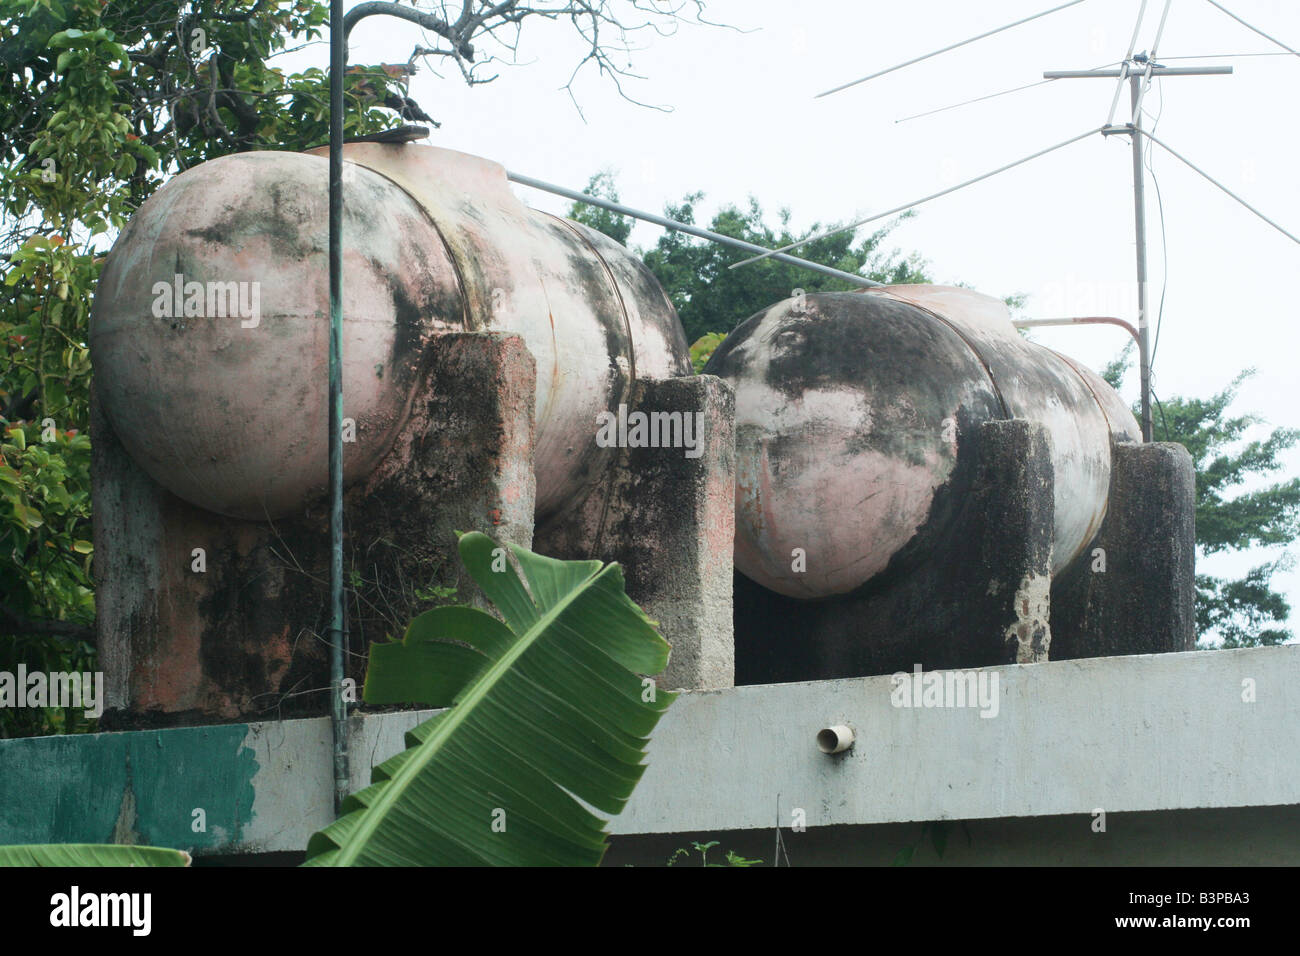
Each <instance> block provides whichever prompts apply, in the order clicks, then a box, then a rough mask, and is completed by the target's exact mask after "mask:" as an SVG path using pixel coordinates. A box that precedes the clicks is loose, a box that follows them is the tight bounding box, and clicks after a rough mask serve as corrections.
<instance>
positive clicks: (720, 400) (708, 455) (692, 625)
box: [537, 375, 735, 690]
mask: <svg viewBox="0 0 1300 956" xmlns="http://www.w3.org/2000/svg"><path fill="white" fill-rule="evenodd" d="M635 412H641V413H644V414H646V415H647V416H650V415H667V416H670V418H669V419H664V421H669V420H672V419H671V417H672V416H678V417H680V419H681V420H682V422H683V424H685V423H686V422H687V421H688V420H689V422H690V426H689V427H690V431H689V434H690V436H691V439H692V442H691V445H692V447H686V446H683V445H679V446H676V447H630V446H631V445H632V442H631V441H628V442H627V443H626V444H624V445H623V447H613V448H609V449H608V451H609V453H610V454H611V455H612V456H614V457H615V459H616V461H615V463H614V467H613V468H612V469H611V475H612V479H611V481H610V484H609V486H608V488H607V490H605V491H604V492H603V493H597V494H593V495H592V496H591V497H590V498H589V499H588V500H587V501H585V502H583V503H582V505H581V506H580V507H578V508H576V509H575V510H574V511H572V512H569V513H566V514H564V515H562V516H560V517H558V518H557V519H555V520H552V521H551V522H548V524H547V525H546V526H545V527H542V528H539V529H538V533H537V550H538V551H540V552H541V553H543V554H547V555H551V556H553V557H560V558H568V559H574V558H600V559H601V560H604V561H618V562H620V563H621V564H622V566H623V569H624V573H625V575H626V580H627V592H628V594H629V596H630V597H631V598H632V600H634V601H636V602H637V603H638V604H640V605H641V606H642V607H643V608H644V609H645V611H646V613H647V614H648V615H649V616H650V617H651V618H652V619H654V620H656V621H658V622H659V624H660V629H661V632H662V633H663V635H664V637H665V638H666V639H667V641H668V643H669V644H671V645H672V657H671V659H670V660H669V664H668V669H667V670H666V671H665V672H664V673H663V674H662V675H660V677H659V683H660V685H661V686H663V687H664V688H666V689H670V690H671V689H676V688H690V689H693V690H700V689H716V688H722V687H731V686H732V684H733V682H734V678H735V646H734V642H733V640H732V604H731V585H732V557H731V555H732V546H733V541H734V538H735V434H734V422H735V398H734V396H733V394H732V391H731V389H730V387H728V386H727V385H726V384H725V383H724V382H723V381H722V380H721V379H719V378H716V377H715V376H712V375H699V376H690V377H683V378H672V379H664V380H649V381H647V380H641V381H638V382H637V384H636V386H635V388H634V389H633V392H632V395H631V397H630V401H629V402H628V405H627V415H628V416H631V415H632V414H633V413H635ZM592 427H593V429H595V428H597V423H596V422H593V423H592ZM651 427H652V428H653V426H651ZM629 434H631V430H630V429H629ZM683 434H686V432H685V431H683Z"/></svg>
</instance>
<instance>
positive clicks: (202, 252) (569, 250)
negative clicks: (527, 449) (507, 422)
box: [90, 144, 690, 520]
mask: <svg viewBox="0 0 1300 956" xmlns="http://www.w3.org/2000/svg"><path fill="white" fill-rule="evenodd" d="M344 161H345V162H344V186H343V190H344V220H343V223H344V227H343V268H344V286H343V288H344V302H343V312H344V368H343V388H344V402H345V407H344V415H345V416H346V417H347V418H351V419H353V420H354V421H355V423H356V440H355V442H352V443H348V444H346V445H345V447H344V472H345V479H346V480H347V481H348V482H352V481H355V480H356V479H358V478H360V477H361V476H363V475H365V474H367V473H369V471H370V470H371V469H372V468H373V467H374V466H375V465H376V464H377V463H378V461H379V460H380V459H381V458H382V457H383V456H384V455H385V453H386V452H387V451H388V449H389V447H390V446H391V444H392V442H393V440H394V438H395V436H396V435H397V434H398V432H399V431H400V430H401V427H402V425H403V423H404V422H405V421H406V419H407V416H408V413H409V411H410V403H411V401H412V397H413V389H415V388H416V386H417V383H418V381H419V379H420V376H421V371H422V369H423V368H424V367H425V365H426V363H427V359H428V355H427V350H428V349H429V348H430V347H433V346H432V343H433V341H434V339H435V337H436V336H437V335H438V333H439V332H445V331H450V330H467V331H480V330H492V331H507V332H515V333H517V334H519V335H520V336H522V338H523V339H524V341H525V343H526V344H527V346H528V348H529V350H530V351H531V352H532V354H533V356H534V358H535V359H536V363H537V404H536V415H537V435H536V474H537V517H538V519H539V520H541V519H544V518H546V517H549V516H550V515H552V514H555V513H558V512H560V511H561V510H563V509H564V507H565V506H566V505H568V504H570V503H573V502H577V501H580V500H581V499H582V498H583V497H584V495H585V494H586V493H587V491H589V490H590V489H591V488H592V487H593V486H594V485H595V484H596V483H597V482H599V481H600V480H601V479H602V477H603V472H604V468H605V465H604V464H603V463H605V462H608V461H609V460H610V456H608V455H603V456H602V455H598V454H597V451H598V449H597V448H596V446H595V433H596V429H595V422H596V415H597V413H598V412H600V411H603V410H607V409H615V408H617V407H618V404H619V403H620V402H621V401H625V400H626V398H627V396H628V394H629V393H630V391H631V388H632V386H633V384H634V383H635V381H636V379H637V378H667V377H670V376H674V375H681V374H685V373H688V372H689V368H690V366H689V355H688V352H687V343H686V341H685V338H684V335H683V333H682V330H681V325H680V323H679V321H678V319H677V316H676V313H675V312H674V310H673V308H672V306H671V304H670V303H669V302H668V300H667V298H666V297H665V295H664V294H663V291H662V289H661V288H660V287H659V285H658V283H657V282H655V280H654V278H653V277H652V276H651V275H650V273H649V272H648V271H647V270H646V269H645V268H644V266H642V264H641V263H640V262H639V261H638V260H637V259H636V258H635V257H634V256H632V255H631V254H629V253H628V252H627V250H626V249H624V248H623V247H622V246H620V245H618V244H617V243H615V242H613V241H612V240H610V239H608V238H606V237H605V236H602V235H600V234H599V233H596V232H594V231H592V230H590V229H587V228H586V227H584V226H581V225H579V224H577V223H574V222H570V221H568V220H565V219H560V218H558V217H555V216H551V215H548V214H545V213H542V212H538V211H535V210H532V209H529V208H528V207H526V206H525V205H523V203H521V202H520V201H519V200H518V199H516V198H515V196H514V194H513V193H512V192H511V190H510V188H509V185H508V182H507V180H506V176H505V171H504V169H503V168H502V167H500V166H498V165H496V164H495V163H491V162H488V161H486V160H483V159H480V158H478V157H474V156H469V155H466V154H463V153H458V152H453V151H451V150H444V149H435V148H432V147H420V146H397V145H378V144H353V145H349V146H347V147H345V149H344ZM327 165H328V164H327V159H326V157H325V155H324V152H323V151H318V154H316V155H312V154H298V153H284V152H255V153H241V154H238V155H234V156H227V157H223V158H221V159H217V160H213V161H211V162H207V163H204V164H202V165H200V166H197V167H195V168H193V169H191V170H188V171H187V172H184V173H182V174H180V175H179V176H177V177H176V178H174V179H173V180H171V181H170V182H169V183H167V184H166V185H165V186H163V187H162V188H161V189H160V190H159V191H158V192H157V193H156V194H155V195H154V196H153V197H151V198H150V199H149V200H148V202H146V203H145V204H144V205H143V206H142V207H141V208H140V210H139V211H138V212H137V213H136V215H135V216H134V217H133V218H132V220H131V222H130V224H129V225H128V226H127V228H126V229H124V230H123V232H122V234H121V236H120V237H119V239H118V241H117V243H116V245H115V246H114V247H113V251H112V253H111V254H110V255H109V258H108V262H107V264H106V266H105V268H104V273H103V276H102V278H101V280H100V284H99V290H98V294H97V296H96V301H95V311H94V315H93V317H92V323H91V338H90V345H91V351H92V355H93V357H94V363H95V373H96V375H95V384H96V389H97V395H98V398H99V401H100V402H102V405H103V409H104V411H105V413H106V414H107V416H108V418H109V420H110V421H111V422H112V424H113V426H114V429H115V431H116V432H117V434H118V435H120V436H121V438H122V441H123V443H124V444H125V445H126V447H127V450H128V451H129V452H130V453H131V455H132V456H133V457H134V459H135V460H136V461H137V462H139V463H140V465H141V466H142V467H144V468H145V470H146V471H148V473H149V474H150V475H151V476H152V477H153V478H154V479H155V480H156V481H158V482H159V483H160V484H161V485H163V486H164V487H166V488H168V489H169V490H171V491H172V492H174V493H175V494H176V495H178V496H180V497H181V498H183V499H185V500H187V501H189V502H191V503H193V504H196V505H199V506H200V507H203V508H206V509H209V510H211V511H214V512H217V513H220V514H225V515H230V516H233V517H239V518H249V519H262V518H275V517H279V516H282V515H285V514H288V513H291V512H293V511H295V510H298V509H301V507H302V506H303V505H304V504H305V503H306V502H307V501H308V500H310V499H311V498H312V497H313V496H315V495H317V494H319V493H321V492H322V491H323V489H324V488H325V484H326V461H327V455H326V435H327V430H326V419H325V408H326V401H325V392H326V380H327V376H326V369H327V364H328V330H329V298H328V270H327V263H326V248H327V242H328V228H327V224H328V207H327V189H326V186H327V182H328V178H327Z"/></svg>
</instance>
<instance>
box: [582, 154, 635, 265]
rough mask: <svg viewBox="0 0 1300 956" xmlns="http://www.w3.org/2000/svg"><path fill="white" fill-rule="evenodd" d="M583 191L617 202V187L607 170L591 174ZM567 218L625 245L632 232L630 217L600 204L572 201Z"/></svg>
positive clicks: (612, 176)
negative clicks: (593, 204) (603, 207)
mask: <svg viewBox="0 0 1300 956" xmlns="http://www.w3.org/2000/svg"><path fill="white" fill-rule="evenodd" d="M583 192H585V193H586V194H587V195H588V196H595V197H596V198H597V199H608V200H609V201H610V202H618V187H617V186H616V185H615V184H614V174H613V173H612V172H610V171H609V170H603V171H601V172H599V173H596V175H594V176H592V177H591V179H590V180H588V182H587V188H586V189H584V190H583ZM569 218H570V219H572V220H573V221H574V222H580V223H582V224H583V225H584V226H590V227H591V228H592V229H595V230H596V231H597V232H601V233H604V234H605V235H607V236H609V238H611V239H613V240H614V241H615V242H617V243H621V244H622V245H625V246H626V245H627V237H628V236H630V235H631V234H632V219H631V218H630V217H628V216H620V215H619V214H618V213H616V212H610V211H609V210H608V209H602V208H601V207H600V206H592V205H589V204H587V203H574V204H573V205H572V206H570V207H569Z"/></svg>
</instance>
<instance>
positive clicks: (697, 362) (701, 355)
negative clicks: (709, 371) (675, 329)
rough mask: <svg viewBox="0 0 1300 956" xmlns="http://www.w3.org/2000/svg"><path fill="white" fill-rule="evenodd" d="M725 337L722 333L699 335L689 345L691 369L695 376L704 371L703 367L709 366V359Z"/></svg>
mask: <svg viewBox="0 0 1300 956" xmlns="http://www.w3.org/2000/svg"><path fill="white" fill-rule="evenodd" d="M726 337H727V336H726V335H725V334H723V333H722V332H709V333H708V334H707V335H701V336H700V337H699V338H698V339H696V340H695V341H694V342H693V343H691V368H693V369H695V374H696V375H699V374H700V372H701V371H703V370H704V366H706V365H708V364H709V359H710V358H711V357H712V356H713V352H714V350H716V349H717V347H718V346H719V345H721V344H722V343H723V340H724V339H726Z"/></svg>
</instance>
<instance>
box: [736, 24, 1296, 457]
mask: <svg viewBox="0 0 1300 956" xmlns="http://www.w3.org/2000/svg"><path fill="white" fill-rule="evenodd" d="M1081 2H1082V0H1073V2H1070V3H1064V4H1061V5H1059V6H1055V7H1052V8H1051V9H1049V10H1044V11H1042V12H1041V13H1037V14H1034V15H1033V16H1029V17H1024V18H1023V19H1020V20H1016V21H1015V22H1013V23H1008V24H1006V25H1005V26H1001V27H998V28H997V29H994V30H988V31H986V32H984V33H981V34H978V35H977V36H973V37H971V38H969V39H967V40H962V41H961V42H959V43H953V44H950V45H948V46H946V47H943V48H941V49H939V50H935V51H933V52H932V53H927V54H925V55H923V56H918V57H914V58H912V59H910V60H907V61H905V62H903V63H899V64H897V65H896V66H892V67H889V68H887V69H884V70H878V71H876V72H875V73H871V74H869V75H868V76H864V77H861V78H860V79H857V80H852V81H850V82H848V83H843V84H841V85H839V86H837V87H834V88H833V89H830V90H827V91H826V92H824V93H819V94H818V98H820V97H823V96H829V95H831V94H832V93H838V92H840V91H841V90H846V89H848V88H850V87H853V86H857V85H858V84H860V83H866V82H867V81H869V80H874V79H876V78H877V77H880V76H884V75H885V74H887V73H892V72H894V71H895V70H900V69H902V68H904V67H907V66H911V65H912V64H914V63H919V62H921V61H922V60H927V59H930V58H931V57H934V56H938V55H940V54H942V53H947V52H948V51H950V50H954V49H956V48H958V47H961V46H965V45H966V44H968V43H973V42H975V41H976V40H982V39H984V38H985V37H989V36H993V35H994V34H996V33H1001V32H1003V31H1004V30H1009V29H1011V28H1012V27H1016V26H1020V25H1021V24H1023V23H1028V22H1029V21H1031V20H1037V19H1038V18H1039V17H1045V16H1047V15H1048V14H1051V13H1056V12H1057V11H1059V10H1064V9H1066V8H1067V7H1073V6H1076V5H1078V4H1079V3H1081ZM1147 2H1148V0H1142V3H1141V6H1140V7H1139V9H1138V15H1137V22H1136V23H1135V24H1134V26H1133V35H1132V37H1131V39H1130V40H1129V45H1128V52H1127V53H1126V54H1125V55H1124V59H1123V60H1120V61H1119V62H1118V63H1112V64H1107V65H1106V66H1104V67H1096V68H1093V69H1089V70H1049V71H1047V72H1045V73H1043V80H1042V81H1040V82H1037V83H1031V84H1028V85H1025V86H1019V87H1015V88H1014V89H1010V90H1003V91H1002V92H999V93H993V94H989V95H988V96H981V97H977V98H976V99H973V100H966V101H963V102H962V103H957V104H954V105H953V106H951V107H941V108H939V109H937V110H930V111H928V112H926V113H919V114H916V115H915V116H911V117H905V119H915V118H917V117H918V116H926V115H930V114H931V113H939V112H943V111H945V110H947V109H953V108H956V107H957V106H965V105H968V104H970V103H977V102H980V101H982V100H986V99H992V98H993V97H996V96H1003V95H1006V94H1007V93H1015V92H1018V91H1020V90H1023V89H1029V88H1030V87H1033V86H1040V85H1042V84H1043V83H1048V82H1052V81H1056V80H1065V79H1084V78H1087V79H1096V78H1109V79H1118V81H1119V82H1118V83H1117V84H1116V86H1115V95H1114V96H1113V97H1112V98H1111V104H1110V114H1109V115H1108V116H1107V119H1106V122H1105V124H1104V125H1102V126H1100V127H1096V128H1094V129H1089V130H1085V131H1084V132H1082V133H1080V134H1078V135H1077V136H1073V137H1071V138H1070V139H1067V140H1064V141H1062V142H1060V143H1057V144H1055V145H1053V146H1048V147H1046V148H1045V149H1040V150H1038V151H1037V152H1034V153H1031V154H1030V155H1028V156H1025V157H1023V158H1021V159H1018V160H1015V161H1014V162H1010V163H1006V164H1005V165H1003V166H999V167H998V168H997V169H993V170H990V171H989V172H986V173H983V174H981V175H979V176H976V177H974V178H972V179H968V180H965V181H964V182H961V183H958V184H956V185H955V186H950V187H948V188H947V189H942V190H940V191H939V192H936V193H931V194H930V195H928V196H923V197H921V198H920V199H914V200H912V201H911V202H907V203H903V204H902V205H899V206H895V207H893V208H892V209H888V210H886V211H884V212H881V213H876V214H874V215H872V216H868V217H867V218H865V219H860V220H858V221H857V222H853V223H850V224H849V225H846V226H839V227H837V228H835V229H830V230H827V231H826V232H822V233H819V234H816V235H811V236H808V237H807V238H804V239H801V240H799V241H798V242H792V243H789V244H788V245H785V246H781V247H780V248H778V249H772V250H770V251H767V252H764V253H762V254H760V255H755V256H751V257H750V258H748V259H744V260H742V261H740V262H737V263H734V264H733V265H731V266H729V268H731V269H735V268H738V267H739V266H743V265H747V264H748V263H751V262H758V261H760V260H762V259H766V258H769V257H771V256H776V255H781V254H785V253H788V252H789V251H790V250H791V249H794V248H797V247H799V246H802V245H804V244H806V243H809V242H814V241H816V240H818V239H823V238H825V237H826V236H832V235H835V234H836V233H839V232H845V231H849V230H853V229H857V228H858V227H860V226H863V225H865V224H867V223H869V222H873V221H875V220H877V219H882V218H884V217H886V216H891V215H894V214H895V213H899V212H903V211H904V210H907V209H911V208H913V207H915V206H919V205H921V204H922V203H925V202H929V201H930V200H932V199H938V198H939V197H940V196H946V195H948V194H949V193H953V192H956V191H957V190H959V189H965V188H966V187H967V186H971V185H974V184H975V183H978V182H980V181H982V180H985V179H988V178H990V177H992V176H996V175H997V174H998V173H1002V172H1005V171H1007V170H1009V169H1013V168H1015V167H1017V166H1020V165H1023V164H1024V163H1027V162H1030V161H1031V160H1034V159H1037V158H1038V157H1040V156H1045V155H1047V154H1048V153H1052V152H1055V151H1056V150H1058V149H1062V148H1064V147H1066V146H1069V145H1071V144H1073V143H1077V142H1078V141H1080V140H1082V139H1086V138H1088V137H1089V136H1093V135H1095V134H1098V133H1100V134H1101V135H1102V136H1114V135H1127V136H1129V137H1130V139H1131V141H1132V152H1133V213H1134V233H1135V236H1136V240H1137V242H1136V245H1137V253H1136V265H1137V286H1138V324H1137V336H1136V338H1137V341H1138V368H1139V376H1140V380H1141V393H1142V396H1141V419H1142V421H1141V426H1142V440H1143V441H1146V442H1149V441H1151V349H1150V342H1149V324H1148V309H1147V260H1146V191H1145V172H1144V165H1143V150H1144V143H1143V140H1147V141H1149V142H1151V143H1154V144H1155V145H1157V146H1159V147H1160V148H1161V149H1163V150H1164V151H1165V152H1167V153H1169V154H1170V155H1172V156H1173V157H1174V158H1175V159H1177V160H1179V161H1180V162H1182V163H1183V164H1184V165H1186V166H1187V167H1189V168H1190V169H1192V170H1193V171H1194V172H1196V173H1197V174H1199V175H1200V176H1201V177H1202V178H1204V179H1206V180H1207V181H1209V182H1210V183H1211V184H1213V185H1214V186H1216V187H1218V188H1219V189H1221V190H1222V191H1223V192H1225V193H1226V194H1227V195H1228V196H1230V197H1231V198H1232V199H1234V200H1235V201H1236V202H1238V203H1240V204H1241V205H1242V206H1245V207H1246V208H1247V209H1249V210H1250V211H1251V212H1252V213H1254V214H1255V215H1256V216H1258V217H1259V218H1260V219H1262V220H1263V221H1264V222H1266V223H1268V224H1269V225H1270V226H1272V227H1273V228H1274V229H1276V230H1277V231H1278V232H1280V233H1282V234H1283V235H1284V236H1286V237H1287V238H1289V239H1291V240H1292V241H1293V242H1296V243H1300V237H1297V236H1296V235H1295V234H1294V233H1292V232H1289V231H1288V230H1286V229H1284V228H1283V227H1282V226H1280V225H1278V224H1277V223H1276V222H1274V221H1273V220H1272V219H1270V218H1269V217H1268V216H1266V215H1264V213H1262V212H1260V210H1258V209H1256V208H1255V207H1254V206H1252V205H1251V204H1250V203H1248V202H1246V200H1244V199H1242V198H1241V197H1240V196H1238V195H1237V194H1236V193H1234V192H1233V191H1232V190H1231V189H1229V188H1228V187H1227V186H1225V185H1224V184H1223V183H1221V182H1219V181H1218V180H1217V179H1215V178H1214V177H1213V176H1211V175H1210V174H1209V173H1207V172H1206V171H1205V170H1203V169H1201V168H1200V167H1199V166H1197V165H1196V164H1195V163H1193V162H1192V161H1191V160H1189V159H1187V158H1186V157H1185V156H1183V155H1182V154H1181V153H1179V152H1177V151H1176V150H1174V148H1173V147H1171V146H1169V145H1168V144H1166V143H1164V142H1163V141H1161V140H1159V139H1157V138H1156V136H1155V135H1154V133H1153V132H1151V131H1150V130H1147V129H1144V128H1143V126H1142V100H1143V98H1144V97H1145V96H1146V93H1147V91H1148V90H1149V89H1150V88H1151V84H1152V81H1153V80H1154V79H1155V78H1156V77H1162V78H1163V77H1170V76H1216V75H1224V74H1230V73H1232V72H1233V69H1232V67H1231V66H1165V65H1163V64H1161V63H1160V62H1159V61H1158V60H1157V59H1156V56H1157V53H1158V51H1159V47H1160V40H1161V38H1162V37H1163V35H1164V30H1165V24H1166V22H1167V21H1168V19H1169V10H1170V8H1171V7H1172V6H1173V0H1165V5H1164V10H1163V12H1162V13H1161V15H1160V24H1159V26H1158V27H1157V29H1156V35H1155V40H1154V41H1153V43H1152V45H1151V52H1150V53H1149V54H1147V53H1135V52H1134V51H1135V50H1136V48H1137V41H1138V36H1139V35H1140V33H1141V30H1142V24H1143V21H1144V19H1145V17H1146V11H1147ZM1206 2H1207V3H1209V4H1210V5H1211V6H1213V7H1215V8H1216V9H1218V10H1220V11H1221V12H1222V13H1224V14H1226V15H1227V16H1229V17H1231V18H1232V19H1233V20H1235V21H1237V22H1238V23H1240V24H1241V25H1242V26H1244V27H1246V28H1247V29H1249V30H1251V31H1253V32H1254V33H1256V34H1258V35H1260V36H1262V37H1264V38H1265V39H1267V40H1269V41H1270V42H1272V43H1274V44H1276V45H1277V46H1279V47H1281V48H1282V50H1283V51H1285V52H1287V53H1290V54H1294V55H1296V56H1300V52H1298V51H1296V50H1295V49H1293V48H1292V47H1290V46H1288V45H1287V44H1285V43H1283V42H1282V41H1281V40H1279V39H1277V38H1276V37H1273V36H1270V35H1269V34H1267V33H1265V32H1264V31H1263V30H1260V29H1259V28H1258V27H1255V26H1252V25H1251V24H1249V23H1247V22H1246V21H1245V20H1243V19H1242V18H1241V17H1239V16H1237V15H1236V14H1235V13H1233V12H1232V11H1230V10H1228V9H1227V8H1226V7H1224V6H1223V5H1222V4H1220V3H1218V2H1216V0H1206ZM1234 55H1238V54H1221V56H1223V57H1227V56H1234ZM1210 58H1211V57H1186V58H1183V57H1172V58H1171V59H1210ZM1126 82H1127V84H1128V87H1129V106H1130V110H1131V115H1130V117H1129V121H1128V122H1127V123H1122V124H1116V122H1115V113H1116V111H1117V109H1118V107H1119V98H1120V94H1121V93H1122V92H1123V90H1124V85H1125V83H1126ZM900 122H901V120H900ZM1065 321H1070V320H1044V321H1038V322H1035V323H1033V324H1064V322H1065ZM1026 324H1028V323H1026Z"/></svg>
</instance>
